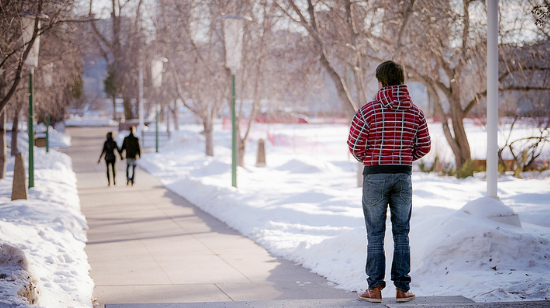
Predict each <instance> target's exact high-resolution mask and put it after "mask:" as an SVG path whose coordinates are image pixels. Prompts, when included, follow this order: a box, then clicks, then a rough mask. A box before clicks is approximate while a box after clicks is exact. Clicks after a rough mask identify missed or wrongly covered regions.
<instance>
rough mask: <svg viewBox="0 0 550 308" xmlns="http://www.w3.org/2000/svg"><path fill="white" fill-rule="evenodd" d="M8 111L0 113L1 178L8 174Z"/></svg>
mask: <svg viewBox="0 0 550 308" xmlns="http://www.w3.org/2000/svg"><path fill="white" fill-rule="evenodd" d="M6 145H7V144H6V111H2V113H1V114H0V179H2V180H3V179H4V177H5V176H6V165H7V162H8V151H7V149H6Z"/></svg>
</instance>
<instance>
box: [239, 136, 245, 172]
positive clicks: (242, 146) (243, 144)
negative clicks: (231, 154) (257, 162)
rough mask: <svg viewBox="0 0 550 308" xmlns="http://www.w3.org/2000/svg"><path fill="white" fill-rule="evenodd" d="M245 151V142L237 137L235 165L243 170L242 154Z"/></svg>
mask: <svg viewBox="0 0 550 308" xmlns="http://www.w3.org/2000/svg"><path fill="white" fill-rule="evenodd" d="M245 150H246V142H245V140H243V139H242V138H240V137H237V165H239V166H240V167H242V168H244V152H245Z"/></svg>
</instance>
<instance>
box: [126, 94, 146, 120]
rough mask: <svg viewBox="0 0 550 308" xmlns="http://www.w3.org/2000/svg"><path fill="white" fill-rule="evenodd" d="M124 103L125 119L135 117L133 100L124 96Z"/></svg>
mask: <svg viewBox="0 0 550 308" xmlns="http://www.w3.org/2000/svg"><path fill="white" fill-rule="evenodd" d="M122 105H123V106H124V119H125V120H126V121H128V120H131V119H133V118H134V113H133V112H132V100H131V99H130V98H129V97H124V98H123V100H122ZM144 119H145V117H144Z"/></svg>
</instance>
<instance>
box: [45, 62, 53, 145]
mask: <svg viewBox="0 0 550 308" xmlns="http://www.w3.org/2000/svg"><path fill="white" fill-rule="evenodd" d="M52 73H53V63H50V64H48V65H45V66H44V74H43V76H44V87H46V88H49V87H51V86H52ZM49 152H50V113H49V112H48V113H47V114H46V153H49Z"/></svg>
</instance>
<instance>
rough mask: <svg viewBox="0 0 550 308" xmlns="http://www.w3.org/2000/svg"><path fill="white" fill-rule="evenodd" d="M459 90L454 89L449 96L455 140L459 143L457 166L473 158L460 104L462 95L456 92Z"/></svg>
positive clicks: (456, 153) (456, 158) (456, 155)
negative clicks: (459, 95)
mask: <svg viewBox="0 0 550 308" xmlns="http://www.w3.org/2000/svg"><path fill="white" fill-rule="evenodd" d="M456 92H458V91H453V95H452V96H451V97H449V103H450V105H451V120H452V123H453V133H454V140H455V142H456V144H457V147H458V150H457V151H456V152H455V150H453V152H454V155H455V163H456V168H457V169H458V168H460V167H462V165H463V164H464V163H465V162H467V161H468V160H470V159H471V158H472V155H471V153H470V143H469V142H468V136H467V135H466V130H465V129H464V112H463V111H462V107H461V105H460V97H458V95H457V94H454V93H456Z"/></svg>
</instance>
